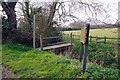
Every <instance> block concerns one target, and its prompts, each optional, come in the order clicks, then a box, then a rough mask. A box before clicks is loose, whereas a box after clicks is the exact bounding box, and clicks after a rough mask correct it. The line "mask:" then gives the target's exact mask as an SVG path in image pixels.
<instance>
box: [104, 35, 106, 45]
mask: <svg viewBox="0 0 120 80" xmlns="http://www.w3.org/2000/svg"><path fill="white" fill-rule="evenodd" d="M104 43H105V44H106V36H105V39H104Z"/></svg>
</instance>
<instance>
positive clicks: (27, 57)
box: [2, 43, 118, 80]
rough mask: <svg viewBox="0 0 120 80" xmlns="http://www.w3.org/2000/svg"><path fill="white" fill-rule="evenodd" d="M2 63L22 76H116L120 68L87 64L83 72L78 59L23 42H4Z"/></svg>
mask: <svg viewBox="0 0 120 80" xmlns="http://www.w3.org/2000/svg"><path fill="white" fill-rule="evenodd" d="M2 47H3V49H2V64H3V66H4V67H5V68H7V69H9V70H10V71H12V72H13V73H15V74H16V75H17V76H18V77H22V78H89V79H93V78H94V79H98V78H109V79H111V78H114V79H116V80H117V77H118V70H114V69H111V68H104V67H101V66H98V65H94V64H92V63H88V64H87V70H86V73H85V74H84V75H83V74H82V64H81V63H80V62H79V61H78V60H73V59H68V58H66V57H63V56H57V55H55V54H53V53H50V52H46V51H38V50H31V48H30V47H27V46H24V45H21V44H10V43H9V44H8V43H7V44H3V46H2Z"/></svg>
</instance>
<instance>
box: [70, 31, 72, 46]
mask: <svg viewBox="0 0 120 80" xmlns="http://www.w3.org/2000/svg"><path fill="white" fill-rule="evenodd" d="M70 39H71V46H72V33H70Z"/></svg>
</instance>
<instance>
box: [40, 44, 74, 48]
mask: <svg viewBox="0 0 120 80" xmlns="http://www.w3.org/2000/svg"><path fill="white" fill-rule="evenodd" d="M72 45H73V44H72ZM72 45H71V43H66V44H59V45H53V46H47V47H43V50H51V49H56V48H62V47H69V46H72ZM38 50H41V48H38Z"/></svg>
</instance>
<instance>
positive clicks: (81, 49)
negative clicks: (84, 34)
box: [79, 42, 84, 62]
mask: <svg viewBox="0 0 120 80" xmlns="http://www.w3.org/2000/svg"><path fill="white" fill-rule="evenodd" d="M83 52H84V47H83V43H82V42H81V46H80V59H79V60H80V62H81V61H82V58H83Z"/></svg>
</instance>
